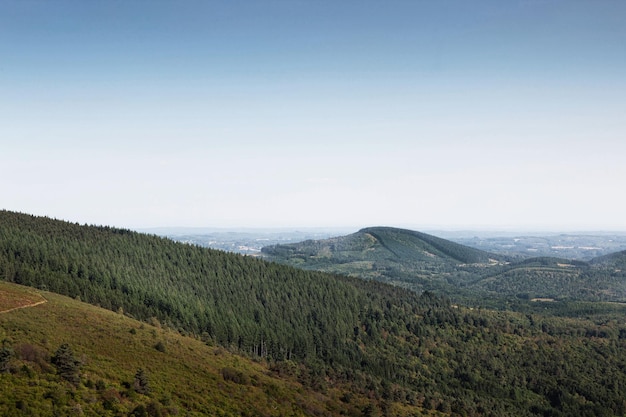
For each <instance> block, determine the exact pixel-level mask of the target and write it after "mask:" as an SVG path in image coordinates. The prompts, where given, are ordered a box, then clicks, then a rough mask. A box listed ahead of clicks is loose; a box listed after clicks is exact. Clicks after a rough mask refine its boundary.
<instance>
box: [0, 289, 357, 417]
mask: <svg viewBox="0 0 626 417" xmlns="http://www.w3.org/2000/svg"><path fill="white" fill-rule="evenodd" d="M42 297H45V300H46V301H47V302H46V303H45V304H41V305H37V303H38V302H39V301H40V300H41V299H42ZM12 299H19V300H22V301H30V302H32V304H33V307H31V308H23V309H20V310H19V311H17V310H12V311H9V312H5V311H7V310H9V309H11V308H14V305H13V304H14V303H11V300H12ZM21 305H22V306H26V305H28V304H25V303H21ZM0 340H2V348H3V352H5V353H6V352H10V355H6V354H5V356H3V355H2V354H0V415H2V416H20V415H24V416H38V415H41V416H51V415H63V416H69V415H76V416H79V415H88V416H120V415H124V416H126V415H133V416H135V415H136V416H140V415H151V416H154V415H161V416H166V415H173V416H174V415H180V416H207V415H210V416H250V417H253V416H275V415H291V416H306V415H338V414H339V413H340V412H342V413H349V412H350V410H351V407H350V406H348V405H346V404H344V403H342V402H341V401H340V400H339V399H338V398H334V399H333V398H332V393H331V394H328V395H325V394H321V393H319V392H318V393H316V392H313V391H311V390H307V389H306V388H303V387H302V385H301V384H299V383H297V381H294V380H289V379H288V378H278V377H277V376H276V375H274V374H273V373H271V372H270V371H269V370H268V368H267V366H264V365H263V364H262V363H255V362H253V361H251V360H250V359H246V358H243V357H241V356H237V355H233V354H232V353H230V352H228V351H227V350H225V349H223V348H220V347H217V346H209V345H207V344H205V343H203V342H202V341H199V340H197V339H193V338H189V337H183V336H181V335H179V334H177V333H176V332H173V331H171V330H168V329H166V328H163V327H162V326H161V325H160V324H159V323H158V322H156V321H153V325H148V324H144V323H141V322H138V321H136V320H133V319H131V318H129V317H126V316H124V315H123V314H119V313H114V312H110V311H106V310H103V309H100V308H97V307H93V306H90V305H88V304H85V303H81V302H78V301H75V300H72V299H70V298H67V297H64V296H59V295H56V294H53V293H49V292H43V293H41V292H39V291H34V290H29V289H28V288H26V287H21V286H17V285H16V284H9V283H2V282H0ZM63 344H67V345H68V346H69V347H70V349H71V351H72V353H73V355H74V359H75V360H76V361H77V362H79V365H78V366H77V367H76V377H77V378H76V379H75V380H73V381H71V380H69V379H70V378H67V377H68V375H67V374H65V377H64V374H63V373H62V372H61V371H60V370H59V369H58V368H57V367H56V366H55V365H54V363H53V360H52V357H53V356H54V355H55V353H56V351H57V349H59V347H60V346H62V345H63ZM140 370H141V371H142V375H143V378H144V379H143V382H142V381H140V380H139V379H138V378H137V373H138V372H139V371H140ZM142 384H143V385H142ZM360 402H362V403H363V404H368V402H367V401H366V400H364V399H359V398H358V397H356V396H355V400H354V403H355V404H356V405H359V404H360ZM352 408H354V407H352Z"/></svg>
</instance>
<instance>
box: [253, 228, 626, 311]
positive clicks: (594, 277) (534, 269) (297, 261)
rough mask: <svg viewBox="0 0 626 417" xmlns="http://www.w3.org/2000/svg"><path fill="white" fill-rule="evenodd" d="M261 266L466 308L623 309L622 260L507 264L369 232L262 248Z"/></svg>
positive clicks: (417, 239) (625, 265) (395, 233)
mask: <svg viewBox="0 0 626 417" xmlns="http://www.w3.org/2000/svg"><path fill="white" fill-rule="evenodd" d="M263 254H264V255H265V256H266V257H267V259H270V260H273V261H275V262H280V263H283V264H287V265H291V266H295V267H298V268H302V269H307V270H319V271H325V272H332V273H338V274H344V275H349V276H355V277H361V278H365V279H372V280H378V281H383V282H387V283H391V284H394V285H397V286H401V287H405V288H409V289H412V290H414V291H417V292H421V291H424V290H430V291H436V292H438V293H442V294H446V295H448V296H450V297H452V298H453V299H455V300H459V301H461V302H466V303H471V304H477V303H478V304H483V303H485V302H486V300H490V301H489V302H488V305H491V306H503V305H508V306H510V300H511V299H515V300H532V299H535V298H550V299H558V300H587V301H620V302H621V301H626V261H625V259H626V256H624V255H623V252H622V253H618V254H614V255H608V256H605V257H602V258H598V259H597V260H594V261H592V262H590V263H585V262H581V261H573V260H568V259H559V258H550V257H541V258H530V259H525V260H521V261H519V260H517V261H513V260H511V259H507V258H503V257H502V256H499V255H494V254H490V253H488V252H483V251H480V250H477V249H474V248H470V247H467V246H463V245H459V244H456V243H454V242H451V241H448V240H445V239H441V238H437V237H435V236H431V235H428V234H425V233H420V232H414V231H410V230H403V229H395V228H389V227H372V228H366V229H362V230H360V231H359V232H357V233H354V234H351V235H348V236H342V237H336V238H332V239H326V240H319V241H312V240H309V241H305V242H300V243H294V244H288V245H274V246H269V247H265V248H263Z"/></svg>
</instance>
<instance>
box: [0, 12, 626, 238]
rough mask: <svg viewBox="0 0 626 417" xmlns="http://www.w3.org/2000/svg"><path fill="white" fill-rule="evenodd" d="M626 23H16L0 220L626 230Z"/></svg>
mask: <svg viewBox="0 0 626 417" xmlns="http://www.w3.org/2000/svg"><path fill="white" fill-rule="evenodd" d="M625 45H626V2H624V1H572V0H567V1H549V0H546V1H538V0H527V1H516V0H509V1H500V0H498V1H465V0H459V1H452V0H450V1H447V0H444V1H434V0H433V1H418V0H414V1H394V0H390V1H362V0H359V1H356V0H355V1H319V0H315V1H313V0H310V1H300V0H291V1H154V0H152V1H142V0H135V1H121V0H117V1H115V0H112V1H84V0H80V1H79V0H76V1H64V0H58V1H29V0H19V1H12V0H2V1H0V208H4V209H9V210H16V211H21V212H27V213H33V214H39V215H47V216H51V217H56V218H61V219H66V220H71V221H77V222H80V223H90V224H108V225H114V226H119V227H128V228H139V227H153V226H199V227H202V226H204V227H220V226H221V227H298V226H300V227H304V226H350V227H351V226H355V227H361V226H371V225H391V226H404V227H411V228H416V229H432V228H441V227H443V228H448V229H462V228H465V229H467V228H470V229H471V228H474V229H503V228H504V229H519V230H528V229H536V230H540V229H543V230H548V229H549V230H566V231H570V230H598V229H602V230H618V229H619V230H626V216H624V213H625V212H624V208H625V207H626V192H625V191H624V190H625V189H626V186H625V185H624V184H625V183H626V46H625Z"/></svg>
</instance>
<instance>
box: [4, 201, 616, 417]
mask: <svg viewBox="0 0 626 417" xmlns="http://www.w3.org/2000/svg"><path fill="white" fill-rule="evenodd" d="M0 277H2V278H4V279H5V280H7V281H12V282H16V283H20V284H25V285H30V286H33V287H37V288H41V289H46V290H50V291H54V292H58V293H61V294H65V295H69V296H72V297H75V298H80V299H81V300H83V301H87V302H90V303H92V304H99V305H101V306H103V307H106V308H108V309H112V310H117V311H120V312H124V313H125V314H129V315H132V316H134V317H136V318H140V319H143V320H149V319H151V318H153V317H154V318H156V319H158V321H159V322H160V323H162V324H164V325H167V326H169V327H172V328H175V329H178V330H179V331H180V332H182V333H188V334H193V335H195V336H196V337H200V338H203V339H205V340H206V341H207V342H209V343H214V344H219V345H222V346H226V347H229V348H232V349H235V350H237V351H239V352H242V353H244V354H247V355H250V356H252V357H258V358H259V357H260V358H264V359H265V360H267V361H268V362H270V363H272V369H274V371H276V372H277V373H286V374H290V375H292V376H293V377H296V378H298V379H299V380H300V381H301V382H302V383H303V384H306V385H307V386H310V387H314V388H315V389H318V390H326V389H327V388H329V386H333V387H340V388H341V389H344V390H346V395H345V398H344V401H346V402H349V401H350V396H349V393H350V392H351V391H359V392H360V394H363V395H364V396H366V397H370V398H373V399H376V400H377V402H376V404H382V405H381V406H380V410H372V409H369V410H364V411H363V414H370V415H376V414H377V413H379V414H381V413H382V414H385V413H389V412H390V411H389V410H390V409H391V408H388V407H386V406H385V404H391V403H396V402H399V403H402V404H404V405H405V406H408V407H416V410H417V409H422V408H425V409H437V410H439V411H441V412H443V413H446V414H455V415H494V416H497V415H502V416H504V415H519V416H536V415H555V416H558V415H563V416H565V415H579V416H585V415H589V416H601V415H624V413H625V412H626V402H625V401H624V398H626V373H624V372H622V370H623V369H626V357H625V356H624V355H622V354H621V353H620V352H623V350H624V349H625V348H626V325H624V324H623V320H617V319H615V318H610V319H606V320H602V321H598V320H596V321H591V320H587V321H584V320H580V319H579V320H574V319H569V318H562V317H555V316H552V317H547V316H541V315H538V314H536V313H525V314H522V313H510V312H495V311H489V310H470V309H466V308H458V307H456V306H453V305H452V303H451V301H450V300H449V299H446V298H444V297H440V296H436V295H434V294H433V293H430V292H424V293H422V294H421V295H418V294H417V293H414V292H411V291H406V290H403V289H400V288H397V287H392V286H389V285H385V284H382V283H379V282H375V281H365V280H360V279H356V278H348V277H342V276H333V275H328V274H323V273H319V272H311V271H302V270H298V269H294V268H291V267H287V266H282V265H278V264H274V263H268V262H265V261H263V260H259V259H256V258H250V257H243V256H239V255H235V254H229V253H225V252H220V251H215V250H210V249H206V248H201V247H197V246H192V245H186V244H182V243H175V242H173V241H171V240H168V239H164V238H160V237H156V236H149V235H143V234H139V233H135V232H131V231H128V230H121V229H115V228H110V227H101V226H80V225H78V224H72V223H67V222H61V221H57V220H52V219H48V218H42V217H34V216H29V215H25V214H18V213H13V212H7V211H2V212H0ZM152 320H153V321H154V319H152Z"/></svg>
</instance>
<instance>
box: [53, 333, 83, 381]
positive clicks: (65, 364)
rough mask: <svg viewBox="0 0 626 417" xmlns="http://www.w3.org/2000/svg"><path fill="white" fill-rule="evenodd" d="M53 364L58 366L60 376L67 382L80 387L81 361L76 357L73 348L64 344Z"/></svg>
mask: <svg viewBox="0 0 626 417" xmlns="http://www.w3.org/2000/svg"><path fill="white" fill-rule="evenodd" d="M52 364H53V365H54V366H56V368H57V373H58V374H59V376H60V377H61V378H63V379H65V380H66V381H68V382H70V383H72V384H74V385H78V383H79V382H80V374H79V371H80V361H79V360H77V359H76V358H75V357H74V352H73V351H72V348H71V347H70V345H68V344H67V343H63V344H62V345H61V346H59V348H58V349H57V351H56V352H55V354H54V356H53V357H52Z"/></svg>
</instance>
